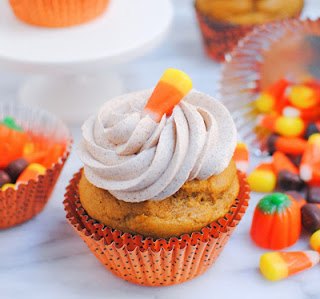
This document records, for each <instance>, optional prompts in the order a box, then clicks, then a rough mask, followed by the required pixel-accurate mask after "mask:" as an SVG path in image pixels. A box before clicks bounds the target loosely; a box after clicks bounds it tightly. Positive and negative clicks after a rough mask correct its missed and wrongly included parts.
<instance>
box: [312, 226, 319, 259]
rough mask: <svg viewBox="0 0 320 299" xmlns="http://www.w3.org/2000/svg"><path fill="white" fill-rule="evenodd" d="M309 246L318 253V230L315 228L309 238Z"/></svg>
mask: <svg viewBox="0 0 320 299" xmlns="http://www.w3.org/2000/svg"><path fill="white" fill-rule="evenodd" d="M310 245H311V248H312V249H313V250H315V251H318V252H319V253H320V230H317V231H316V232H315V233H313V235H312V236H311V239H310Z"/></svg>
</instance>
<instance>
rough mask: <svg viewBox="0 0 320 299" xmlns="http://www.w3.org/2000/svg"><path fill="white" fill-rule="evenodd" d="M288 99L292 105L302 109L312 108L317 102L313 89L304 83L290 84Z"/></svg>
mask: <svg viewBox="0 0 320 299" xmlns="http://www.w3.org/2000/svg"><path fill="white" fill-rule="evenodd" d="M288 99H289V101H290V102H291V104H292V105H293V106H295V107H297V108H302V109H306V108H312V107H314V106H315V105H316V104H317V103H318V99H317V97H316V94H315V91H314V90H313V89H312V88H310V87H308V86H304V85H295V86H292V87H291V90H290V92H289V96H288Z"/></svg>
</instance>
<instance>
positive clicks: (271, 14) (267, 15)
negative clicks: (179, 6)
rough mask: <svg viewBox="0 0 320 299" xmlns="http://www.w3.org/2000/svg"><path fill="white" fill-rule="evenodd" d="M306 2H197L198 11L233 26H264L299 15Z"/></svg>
mask: <svg viewBox="0 0 320 299" xmlns="http://www.w3.org/2000/svg"><path fill="white" fill-rule="evenodd" d="M303 5H304V0H290V1H289V0H196V7H197V9H198V10H199V11H200V12H202V13H204V14H206V15H208V16H210V17H212V18H214V19H216V20H219V21H224V22H229V23H232V24H241V25H248V24H263V23H268V22H274V21H278V20H282V19H285V18H290V17H294V16H296V15H298V14H299V13H300V12H301V10H302V8H303Z"/></svg>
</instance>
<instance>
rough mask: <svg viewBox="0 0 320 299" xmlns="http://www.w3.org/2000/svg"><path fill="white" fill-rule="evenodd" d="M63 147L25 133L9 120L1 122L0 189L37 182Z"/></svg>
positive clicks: (62, 150) (47, 138) (8, 118)
mask: <svg viewBox="0 0 320 299" xmlns="http://www.w3.org/2000/svg"><path fill="white" fill-rule="evenodd" d="M65 147H66V145H65V144H60V143H52V142H51V141H50V136H49V137H48V136H47V137H44V136H41V135H34V134H33V133H32V132H27V131H25V130H24V129H23V128H22V127H21V126H19V125H18V124H17V123H16V121H15V120H14V119H13V118H11V117H5V118H4V119H3V120H1V121H0V153H1V155H0V190H1V191H5V190H6V189H8V188H15V187H16V186H17V185H18V184H21V183H27V182H28V181H29V180H31V179H33V180H36V179H37V177H38V175H42V174H44V173H45V172H46V170H47V168H50V167H51V166H52V164H53V163H55V162H57V161H58V159H59V157H61V156H62V154H63V152H64V150H65Z"/></svg>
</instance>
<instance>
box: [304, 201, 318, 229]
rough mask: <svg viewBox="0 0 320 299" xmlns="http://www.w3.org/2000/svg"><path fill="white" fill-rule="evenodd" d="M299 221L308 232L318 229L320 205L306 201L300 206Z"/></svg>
mask: <svg viewBox="0 0 320 299" xmlns="http://www.w3.org/2000/svg"><path fill="white" fill-rule="evenodd" d="M301 222H302V225H303V227H304V228H305V229H306V230H307V231H308V232H310V233H314V232H315V231H317V230H318V229H320V205H318V204H314V203H308V204H306V205H304V206H303V207H302V208H301Z"/></svg>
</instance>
